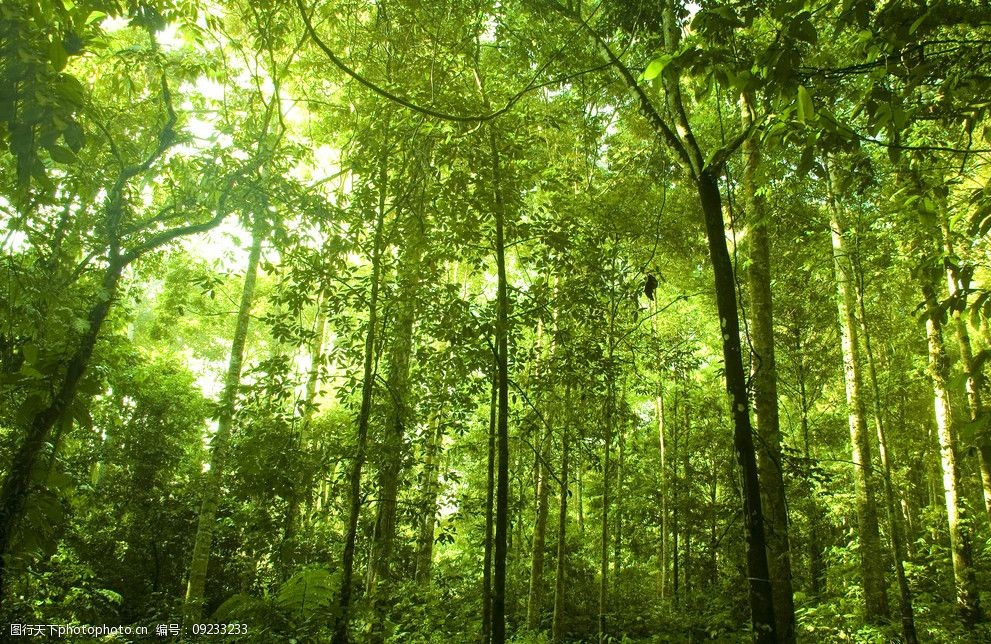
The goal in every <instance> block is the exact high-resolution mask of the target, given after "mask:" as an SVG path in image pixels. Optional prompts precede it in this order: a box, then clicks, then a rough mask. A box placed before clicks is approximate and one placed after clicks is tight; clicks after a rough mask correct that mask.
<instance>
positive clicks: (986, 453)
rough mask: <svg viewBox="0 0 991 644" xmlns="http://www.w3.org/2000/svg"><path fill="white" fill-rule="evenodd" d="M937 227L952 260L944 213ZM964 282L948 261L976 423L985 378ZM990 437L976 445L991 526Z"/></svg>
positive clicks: (956, 325) (983, 436) (982, 411)
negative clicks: (967, 313) (976, 358)
mask: <svg viewBox="0 0 991 644" xmlns="http://www.w3.org/2000/svg"><path fill="white" fill-rule="evenodd" d="M940 224H941V228H942V233H943V248H944V249H945V251H946V255H947V257H949V258H955V257H956V253H954V251H953V237H952V232H951V231H950V224H949V221H948V220H947V217H946V214H945V213H943V214H942V215H941V221H940ZM963 282H964V279H963V278H962V277H961V275H960V271H959V269H958V267H957V266H956V264H954V263H953V262H952V261H947V262H946V283H947V287H948V289H949V294H950V298H952V299H954V300H955V301H954V306H952V307H951V309H950V311H951V312H952V315H953V328H954V330H955V331H956V336H957V345H958V346H959V347H960V363H961V366H963V371H964V375H965V376H966V377H967V405H968V407H969V408H970V420H971V422H976V421H978V420H979V419H981V418H983V417H984V416H985V415H986V414H987V412H986V410H985V409H984V401H983V400H982V396H981V389H982V388H983V386H984V374H983V373H982V372H981V370H980V369H977V368H976V366H975V365H974V350H973V348H972V346H971V342H970V330H969V329H968V328H967V321H966V320H965V319H964V316H963V312H964V311H965V310H966V307H967V291H966V290H965V289H967V288H968V287H969V284H964V283H963ZM989 434H991V430H989V429H988V428H987V427H985V428H983V430H982V433H981V436H980V437H979V438H978V441H977V442H978V455H979V457H980V469H981V489H982V491H983V493H984V511H985V515H986V518H987V520H988V522H991V438H989Z"/></svg>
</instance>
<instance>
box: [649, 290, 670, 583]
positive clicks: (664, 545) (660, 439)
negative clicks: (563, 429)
mask: <svg viewBox="0 0 991 644" xmlns="http://www.w3.org/2000/svg"><path fill="white" fill-rule="evenodd" d="M652 308H653V311H652V312H651V313H652V315H651V320H650V322H651V336H652V339H653V340H654V343H655V346H656V344H657V315H658V310H657V299H656V297H655V298H654V300H653V306H652ZM659 358H660V356H658V359H659ZM654 414H655V416H656V418H657V443H658V446H659V447H660V457H661V462H660V472H659V477H660V492H661V551H660V557H661V561H660V571H659V572H660V581H659V593H658V594H659V595H660V598H661V600H664V599H666V598H667V587H668V579H667V577H668V474H667V453H666V451H667V450H666V447H667V446H666V445H665V443H664V378H663V376H662V375H661V374H660V373H658V375H657V396H656V397H655V398H654Z"/></svg>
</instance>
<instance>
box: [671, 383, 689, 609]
mask: <svg viewBox="0 0 991 644" xmlns="http://www.w3.org/2000/svg"><path fill="white" fill-rule="evenodd" d="M681 392H682V394H683V395H685V394H686V393H687V390H686V387H685V385H684V383H682V386H681ZM686 405H687V399H686V402H684V403H682V404H680V405H679V404H678V400H677V398H675V402H674V409H673V410H672V414H671V429H672V434H671V496H672V499H671V500H672V501H673V502H674V503H673V505H674V507H673V509H672V510H671V584H672V588H671V590H672V595H673V597H674V605H675V608H677V607H678V606H679V605H680V603H681V481H682V479H681V474H679V472H678V454H679V453H681V450H680V442H681V441H680V438H681V429H680V428H679V426H678V408H679V407H680V408H682V409H685V412H686V413H685V416H686V417H687V416H688V413H687V411H688V410H687V407H686Z"/></svg>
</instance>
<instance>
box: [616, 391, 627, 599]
mask: <svg viewBox="0 0 991 644" xmlns="http://www.w3.org/2000/svg"><path fill="white" fill-rule="evenodd" d="M622 400H623V401H624V402H625V400H626V392H625V385H624V392H623V397H622ZM624 422H625V421H624V419H622V418H621V419H620V422H619V431H618V434H619V435H618V437H617V438H618V442H619V459H618V460H617V462H616V499H615V509H614V514H615V515H616V535H615V543H614V544H613V578H614V585H615V587H616V592H617V593H618V592H619V590H620V584H621V583H622V580H621V579H620V576H621V575H622V574H623V501H624V498H623V474H624V472H623V470H624V468H625V467H626V435H625V432H624V429H625V425H624Z"/></svg>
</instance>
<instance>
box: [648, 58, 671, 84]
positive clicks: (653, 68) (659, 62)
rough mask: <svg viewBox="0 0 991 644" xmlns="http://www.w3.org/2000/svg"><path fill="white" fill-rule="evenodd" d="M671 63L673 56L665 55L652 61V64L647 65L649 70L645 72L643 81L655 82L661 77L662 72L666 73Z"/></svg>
mask: <svg viewBox="0 0 991 644" xmlns="http://www.w3.org/2000/svg"><path fill="white" fill-rule="evenodd" d="M670 62H671V54H664V55H663V56H660V57H659V58H655V59H654V60H652V61H650V64H649V65H647V69H645V70H643V79H644V80H647V81H649V80H654V79H655V78H657V77H658V76H660V74H661V72H663V71H664V68H665V67H667V66H668V63H670Z"/></svg>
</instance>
